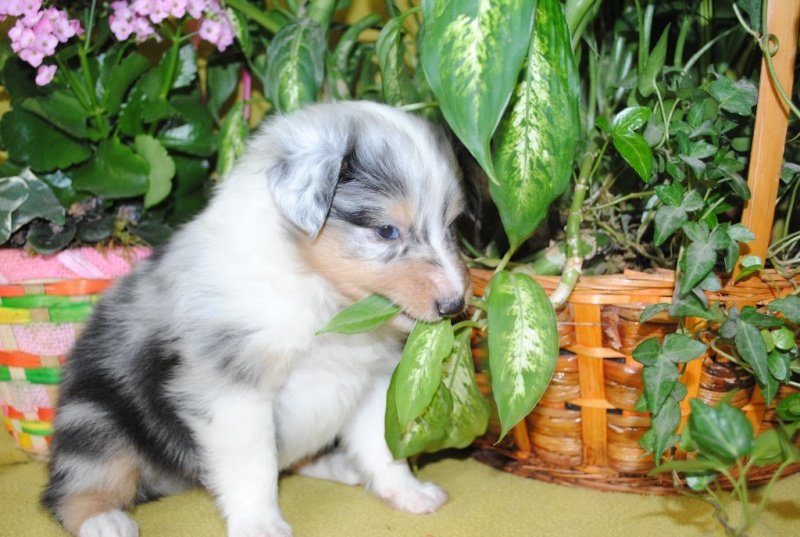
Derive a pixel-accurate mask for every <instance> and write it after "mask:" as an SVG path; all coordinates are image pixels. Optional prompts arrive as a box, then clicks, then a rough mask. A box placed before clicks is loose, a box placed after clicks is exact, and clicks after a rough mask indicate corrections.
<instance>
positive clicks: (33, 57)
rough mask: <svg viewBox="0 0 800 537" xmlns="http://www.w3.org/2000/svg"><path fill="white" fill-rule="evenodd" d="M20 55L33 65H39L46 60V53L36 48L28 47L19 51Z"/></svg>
mask: <svg viewBox="0 0 800 537" xmlns="http://www.w3.org/2000/svg"><path fill="white" fill-rule="evenodd" d="M19 57H20V59H22V60H23V61H26V62H28V63H29V64H30V66H31V67H39V66H40V65H42V60H44V54H42V53H41V51H38V50H36V49H34V48H26V49H23V50H20V51H19Z"/></svg>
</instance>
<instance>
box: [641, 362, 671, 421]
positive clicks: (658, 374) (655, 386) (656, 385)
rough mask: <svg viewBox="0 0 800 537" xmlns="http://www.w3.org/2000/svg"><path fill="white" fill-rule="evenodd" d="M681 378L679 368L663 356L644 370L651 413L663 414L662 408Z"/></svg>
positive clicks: (646, 393)
mask: <svg viewBox="0 0 800 537" xmlns="http://www.w3.org/2000/svg"><path fill="white" fill-rule="evenodd" d="M679 376H680V372H679V371H678V367H677V366H676V365H675V364H674V363H673V362H671V361H670V360H668V359H666V358H664V357H661V356H659V358H658V359H657V360H656V361H655V363H653V364H652V365H647V366H644V367H643V368H642V381H643V382H644V395H645V398H646V399H647V407H648V408H649V409H650V412H652V413H653V414H658V413H659V412H661V407H663V406H664V404H665V402H666V401H667V399H669V395H670V393H672V389H673V388H674V387H675V383H676V382H678V377H679Z"/></svg>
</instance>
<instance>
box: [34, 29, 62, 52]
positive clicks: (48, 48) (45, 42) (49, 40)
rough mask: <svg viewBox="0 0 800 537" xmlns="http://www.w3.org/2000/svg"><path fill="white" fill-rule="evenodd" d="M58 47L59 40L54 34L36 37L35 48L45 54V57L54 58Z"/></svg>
mask: <svg viewBox="0 0 800 537" xmlns="http://www.w3.org/2000/svg"><path fill="white" fill-rule="evenodd" d="M56 46H58V39H56V37H55V36H54V35H53V34H49V33H48V34H40V35H37V36H36V41H34V43H33V47H34V48H35V49H36V50H38V51H39V52H41V53H42V54H44V55H45V56H52V55H53V54H55V52H56Z"/></svg>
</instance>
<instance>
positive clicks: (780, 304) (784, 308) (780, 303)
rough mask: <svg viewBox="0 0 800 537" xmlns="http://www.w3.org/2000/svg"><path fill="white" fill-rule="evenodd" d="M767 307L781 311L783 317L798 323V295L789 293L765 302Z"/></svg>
mask: <svg viewBox="0 0 800 537" xmlns="http://www.w3.org/2000/svg"><path fill="white" fill-rule="evenodd" d="M767 309H769V310H770V311H775V312H778V313H782V314H783V316H784V317H786V318H787V319H789V320H790V321H792V322H793V323H794V324H800V296H797V295H790V296H787V297H785V298H778V299H776V300H773V301H771V302H770V303H769V304H767Z"/></svg>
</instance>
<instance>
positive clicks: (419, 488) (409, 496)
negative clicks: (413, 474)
mask: <svg viewBox="0 0 800 537" xmlns="http://www.w3.org/2000/svg"><path fill="white" fill-rule="evenodd" d="M375 493H376V494H377V495H378V497H379V498H381V499H382V500H383V501H384V502H386V503H387V504H389V505H390V506H391V507H393V508H394V509H397V510H398V511H405V512H406V513H413V514H416V515H423V514H426V513H433V512H434V511H436V510H437V509H439V507H441V506H442V505H443V504H444V503H445V502H446V501H447V493H446V492H445V491H444V490H442V489H441V488H439V486H438V485H436V484H434V483H423V482H421V481H417V480H416V479H410V480H407V481H405V482H404V483H402V484H397V485H394V484H393V486H389V487H384V488H382V489H381V490H376V491H375Z"/></svg>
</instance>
